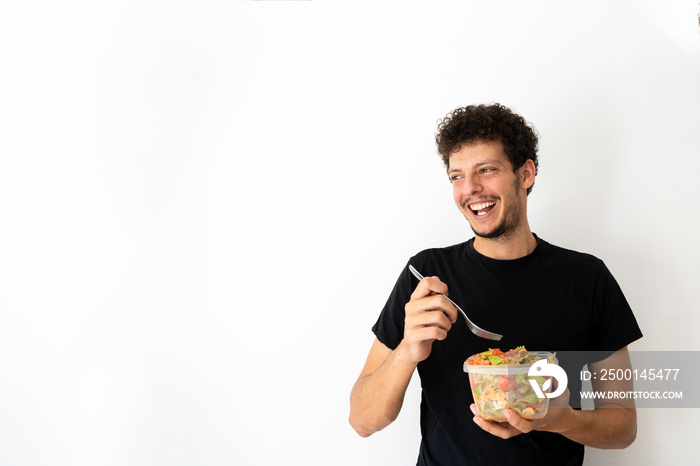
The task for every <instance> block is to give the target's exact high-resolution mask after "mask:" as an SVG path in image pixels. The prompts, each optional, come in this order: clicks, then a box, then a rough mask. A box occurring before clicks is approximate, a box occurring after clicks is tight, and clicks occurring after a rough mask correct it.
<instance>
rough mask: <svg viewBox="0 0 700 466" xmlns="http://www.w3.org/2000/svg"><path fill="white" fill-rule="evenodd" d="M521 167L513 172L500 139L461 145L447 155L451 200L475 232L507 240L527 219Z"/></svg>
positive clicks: (484, 236) (483, 235) (525, 194)
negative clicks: (448, 156)
mask: <svg viewBox="0 0 700 466" xmlns="http://www.w3.org/2000/svg"><path fill="white" fill-rule="evenodd" d="M527 166H528V165H527V164H526V165H525V166H523V167H525V168H526V167H527ZM523 167H521V168H520V169H518V170H517V171H516V172H513V165H512V164H511V163H510V160H508V156H507V155H506V154H505V152H504V151H503V146H502V145H501V143H500V142H499V141H485V142H476V143H473V144H470V145H462V147H461V148H460V149H459V151H457V152H454V153H453V154H452V155H451V156H450V166H449V169H448V172H447V173H448V175H449V177H450V181H451V182H452V190H453V196H454V200H455V203H456V204H457V207H459V210H461V211H462V213H463V214H464V216H465V217H466V218H467V220H468V221H469V224H470V225H471V227H472V230H473V231H474V234H475V235H477V236H479V237H482V238H489V239H506V238H508V237H509V236H510V235H512V234H513V233H515V232H516V231H517V230H518V229H519V228H520V227H521V226H522V225H524V224H525V223H526V222H527V219H526V218H525V217H526V216H525V212H526V202H527V199H526V198H527V191H526V190H527V187H525V188H523V186H524V184H527V183H524V181H523V176H522V170H523ZM533 181H534V179H533Z"/></svg>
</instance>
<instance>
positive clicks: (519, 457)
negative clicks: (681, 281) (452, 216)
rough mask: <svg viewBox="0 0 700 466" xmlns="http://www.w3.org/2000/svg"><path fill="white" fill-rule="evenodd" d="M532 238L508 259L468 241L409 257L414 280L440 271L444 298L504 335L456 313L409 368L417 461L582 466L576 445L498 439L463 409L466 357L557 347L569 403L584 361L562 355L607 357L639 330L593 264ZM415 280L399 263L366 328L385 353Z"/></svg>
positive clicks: (396, 337)
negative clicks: (415, 399) (414, 379)
mask: <svg viewBox="0 0 700 466" xmlns="http://www.w3.org/2000/svg"><path fill="white" fill-rule="evenodd" d="M537 241H538V244H537V247H536V248H535V250H534V251H533V252H532V253H531V254H529V255H527V256H525V257H522V258H520V259H515V260H495V259H491V258H488V257H486V256H483V255H481V254H479V253H478V252H477V251H476V250H475V249H474V240H473V239H471V240H469V241H467V242H465V243H461V244H458V245H455V246H450V247H447V248H439V249H428V250H425V251H422V252H420V253H418V254H417V255H415V256H414V257H412V258H411V259H410V261H409V263H410V264H411V265H413V266H414V267H415V268H416V269H418V271H419V272H420V273H421V274H423V276H437V277H439V278H440V280H442V281H443V282H444V283H445V284H446V285H447V286H448V289H449V292H448V293H449V296H450V298H451V299H452V300H454V301H455V302H456V303H457V304H459V305H460V307H461V308H462V309H464V310H465V312H466V313H467V315H469V318H470V319H471V320H472V321H473V322H474V323H475V324H476V325H478V326H479V327H481V328H483V329H486V330H489V331H491V332H495V333H500V334H502V335H503V339H502V340H501V341H500V342H494V341H490V340H485V339H483V338H480V337H477V336H476V335H474V334H473V333H471V331H469V329H468V328H467V325H466V322H465V321H464V319H462V317H461V316H460V317H459V318H458V320H457V322H456V323H455V324H454V325H453V326H452V329H451V330H450V331H449V333H448V336H447V338H446V339H445V340H443V341H435V342H434V343H433V347H432V352H431V354H430V356H429V357H428V358H427V359H426V360H425V361H422V362H420V363H419V364H418V373H419V375H420V379H421V386H422V400H421V434H422V441H421V445H420V451H419V457H418V465H426V466H427V465H457V464H459V465H481V464H484V465H486V464H488V465H493V464H498V465H510V464H512V465H516V466H526V465H538V466H542V465H549V464H552V465H558V466H559V465H580V464H582V463H583V453H584V447H583V445H581V444H579V443H576V442H573V441H571V440H569V439H567V438H565V437H563V436H562V435H559V434H553V433H550V432H531V433H529V434H521V435H518V436H516V437H513V438H511V439H508V440H504V439H501V438H498V437H495V436H493V435H491V434H489V433H487V432H485V431H483V430H482V429H481V428H480V427H478V426H477V425H476V424H475V423H474V421H473V420H472V418H473V415H472V413H471V411H470V410H469V405H470V404H471V403H473V397H472V394H471V391H470V387H469V378H468V376H467V374H466V373H464V372H463V363H464V361H465V360H466V359H467V358H468V357H469V356H471V355H472V354H475V353H479V352H482V351H485V350H487V349H488V348H494V347H498V348H500V349H502V350H504V351H506V350H508V349H512V348H515V347H517V346H521V345H524V346H525V347H526V348H527V349H528V350H530V351H551V352H555V351H556V352H557V355H558V359H559V364H560V365H561V366H562V367H563V368H564V369H565V370H566V371H567V373H568V374H569V385H568V387H569V390H570V393H571V403H572V406H574V407H576V405H577V403H579V400H578V398H577V396H578V395H579V391H580V383H581V382H580V377H579V371H580V369H581V368H582V366H583V364H584V363H585V362H586V361H580V360H576V359H575V358H571V359H568V360H567V356H566V354H567V352H568V351H572V352H577V351H599V352H607V353H606V354H611V353H612V352H614V351H617V350H619V349H621V348H623V347H625V346H627V345H628V344H629V343H631V342H633V341H635V340H637V339H639V338H640V337H641V336H642V333H641V331H640V329H639V326H638V325H637V322H636V320H635V318H634V315H633V313H632V310H631V309H630V307H629V305H628V304H627V301H626V299H625V297H624V295H623V294H622V290H621V289H620V287H619V285H618V284H617V282H616V281H615V279H614V278H613V276H612V275H611V273H610V272H609V271H608V269H607V268H606V267H605V265H604V264H603V262H602V261H601V260H599V259H597V258H595V257H593V256H591V255H589V254H583V253H579V252H576V251H571V250H567V249H563V248H560V247H557V246H554V245H551V244H549V243H547V242H546V241H544V240H542V239H540V238H537ZM417 284H418V280H417V279H416V278H415V277H413V275H412V274H411V273H410V271H409V270H408V264H407V266H406V267H405V268H404V270H403V272H402V273H401V275H400V277H399V279H398V281H397V282H396V285H395V286H394V289H393V291H392V292H391V295H390V296H389V299H388V301H387V303H386V305H385V307H384V309H383V310H382V313H381V315H380V316H379V319H378V320H377V323H376V324H375V325H374V326H373V327H372V331H373V332H374V333H375V335H376V336H377V338H378V339H379V341H380V342H382V343H383V344H384V345H386V346H387V347H389V348H391V349H395V348H396V347H397V346H398V344H399V343H400V342H401V340H402V339H403V330H404V318H405V311H404V307H405V305H406V303H407V302H408V301H409V300H410V296H411V293H412V292H413V290H414V289H415V287H416V285H417ZM571 354H575V353H571Z"/></svg>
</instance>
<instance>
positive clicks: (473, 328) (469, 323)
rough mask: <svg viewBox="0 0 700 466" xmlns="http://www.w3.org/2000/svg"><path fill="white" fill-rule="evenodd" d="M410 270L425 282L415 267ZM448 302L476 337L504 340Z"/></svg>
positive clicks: (409, 268) (410, 267)
mask: <svg viewBox="0 0 700 466" xmlns="http://www.w3.org/2000/svg"><path fill="white" fill-rule="evenodd" d="M408 270H410V271H411V273H412V274H413V275H414V276H415V277H416V278H417V279H418V280H423V275H421V274H420V272H418V271H417V270H416V269H415V267H413V266H412V265H411V264H408ZM443 296H445V295H443ZM445 298H447V296H445ZM447 300H448V301H449V302H451V303H452V304H453V305H454V307H456V308H457V310H458V311H459V312H461V313H462V316H464V320H466V321H467V327H469V330H471V331H472V333H473V334H474V335H476V336H478V337H481V338H486V339H487V340H496V341H499V340H500V339H501V338H503V335H499V334H497V333H493V332H489V331H487V330H484V329H483V328H481V327H479V326H478V325H476V324H475V323H474V322H472V321H471V320H469V317H467V314H466V312H464V311H463V310H462V308H461V307H459V306H458V305H457V303H455V302H454V301H452V300H451V299H450V298H447Z"/></svg>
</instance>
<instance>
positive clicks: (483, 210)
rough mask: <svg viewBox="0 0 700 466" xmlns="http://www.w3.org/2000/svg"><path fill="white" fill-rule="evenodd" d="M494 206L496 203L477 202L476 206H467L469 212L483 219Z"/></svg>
mask: <svg viewBox="0 0 700 466" xmlns="http://www.w3.org/2000/svg"><path fill="white" fill-rule="evenodd" d="M495 205H496V201H488V202H479V203H477V204H471V205H470V206H469V210H471V211H472V213H473V214H474V215H476V216H477V217H483V216H484V215H486V214H488V213H489V212H490V211H491V209H493V206H495Z"/></svg>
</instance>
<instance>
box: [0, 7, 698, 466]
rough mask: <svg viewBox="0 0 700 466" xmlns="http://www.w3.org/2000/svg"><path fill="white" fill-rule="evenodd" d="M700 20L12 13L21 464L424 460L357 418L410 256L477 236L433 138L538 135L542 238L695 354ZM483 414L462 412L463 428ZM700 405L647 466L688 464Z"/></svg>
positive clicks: (270, 11) (1, 321)
mask: <svg viewBox="0 0 700 466" xmlns="http://www.w3.org/2000/svg"><path fill="white" fill-rule="evenodd" d="M698 9H699V7H698V4H697V2H696V1H681V2H675V1H665V2H661V3H650V2H640V1H638V0H635V1H632V0H630V1H626V2H624V1H623V2H621V1H615V2H611V1H605V2H592V1H585V2H568V1H566V2H554V1H551V2H502V1H489V2H486V1H484V2H476V1H475V2H459V3H454V2H433V3H428V2H405V3H398V2H374V3H371V2H350V3H339V2H189V3H188V2H177V1H176V2H173V1H168V2H153V1H151V2H111V3H110V4H106V5H105V4H102V5H99V6H98V5H96V4H95V2H89V1H85V2H77V1H69V2H60V3H51V2H33V3H32V4H31V5H29V4H27V3H24V2H16V3H15V5H13V6H7V5H5V6H3V8H2V13H1V14H0V63H1V65H0V66H2V73H0V136H1V137H0V161H1V165H0V219H1V221H2V223H0V225H1V227H0V283H2V285H1V286H0V420H1V421H0V464H6V465H37V464H41V465H48V464H51V465H71V466H75V465H96V464H98V465H192V464H208V465H219V464H221V465H223V464H227V465H228V464H240V465H281V464H284V465H328V464H334V465H356V464H365V465H370V464H373V465H382V466H386V465H405V464H413V463H414V462H415V458H416V453H417V448H418V441H419V432H418V403H419V389H418V386H417V385H418V384H417V381H415V383H413V384H412V385H411V387H410V389H409V393H408V394H407V399H406V402H405V405H404V411H403V412H402V414H401V416H400V417H399V419H398V420H397V421H396V423H395V424H394V425H392V426H390V427H389V428H387V429H386V430H385V431H383V432H380V433H378V434H376V435H375V436H373V437H371V438H369V439H360V438H359V437H358V436H357V435H356V434H355V433H354V432H353V431H352V430H351V428H350V427H349V425H348V423H347V415H348V396H349V392H350V388H351V386H352V384H353V382H354V380H355V378H356V377H357V375H358V373H359V371H360V369H361V367H362V364H363V362H364V358H365V356H366V353H367V350H368V349H369V345H370V343H371V341H372V338H373V336H372V334H371V332H370V327H371V325H372V324H373V323H374V321H375V319H376V317H377V315H378V312H379V310H380V309H381V307H382V305H383V304H384V301H385V299H386V297H387V295H388V293H389V291H390V289H391V286H392V285H393V283H394V280H395V278H396V276H397V274H398V272H399V271H400V269H401V267H402V266H403V264H404V263H405V261H406V260H407V258H408V257H409V256H410V255H412V254H414V253H415V252H417V251H419V250H421V249H424V248H427V247H433V246H442V245H448V244H453V243H456V242H461V241H464V240H466V239H467V238H469V237H470V236H471V232H470V230H469V228H468V225H467V223H466V221H465V220H464V219H463V218H462V217H461V215H460V214H459V213H458V211H457V210H456V208H454V207H453V205H452V201H451V190H450V186H449V184H448V183H447V182H446V179H445V175H444V172H443V169H442V167H441V163H440V160H439V157H438V156H437V155H436V154H435V149H434V143H433V134H434V132H435V123H436V120H437V119H438V118H441V117H442V116H444V115H445V113H447V112H448V111H450V110H451V109H452V108H454V107H456V106H461V105H465V104H469V103H479V102H494V101H497V102H501V103H503V104H506V105H508V106H511V107H512V108H513V109H515V110H516V111H517V112H519V113H521V114H522V115H524V116H525V117H526V118H527V119H528V120H529V121H532V122H533V123H534V124H535V125H536V127H537V128H538V130H539V132H540V134H541V151H540V156H541V171H540V175H539V176H538V180H537V184H536V186H535V189H534V191H533V193H532V195H531V196H530V223H531V226H532V228H533V230H534V231H535V232H537V233H538V234H539V235H540V236H542V237H544V238H546V239H547V240H549V241H551V242H553V243H555V244H560V245H562V246H566V247H569V248H573V249H579V250H584V251H587V252H591V253H593V254H596V255H597V256H599V257H601V258H603V259H604V260H605V261H606V263H607V264H608V266H609V267H610V268H611V270H612V271H613V273H614V274H615V275H616V277H617V279H618V281H619V282H620V283H621V285H622V287H623V290H624V291H625V292H626V294H627V297H628V299H629V301H630V302H631V304H632V306H633V308H634V309H635V312H636V315H637V317H638V319H639V322H640V324H641V326H642V329H643V331H644V333H645V337H644V338H643V339H642V340H640V341H639V342H638V343H635V344H634V345H633V347H632V349H637V350H684V349H693V350H699V349H700V344H699V343H698V339H697V335H698V331H699V330H700V317H699V316H698V310H699V305H700V294H698V284H699V283H700V282H699V279H700V273H699V272H698V263H700V246H698V241H697V236H698V235H697V231H698V228H700V213H699V209H698V195H700V189H699V188H698V173H700V150H699V149H698V142H697V141H698V138H697V131H698V128H699V127H700V116H699V115H698V109H699V108H700V93H699V92H698V82H700V27H698V19H697V15H698ZM465 415H468V413H467V412H466V408H465ZM697 415H698V410H692V411H680V410H667V411H662V410H640V412H639V437H638V440H637V442H636V443H635V444H634V445H633V446H632V447H630V448H629V449H626V450H623V451H612V452H608V451H597V450H589V452H588V460H587V464H624V465H627V464H630V465H631V464H637V463H642V464H672V463H676V464H678V463H683V460H684V459H687V458H690V457H691V456H690V455H694V450H693V448H694V443H693V442H694V438H693V437H692V429H691V427H693V425H694V427H697V424H698V422H697Z"/></svg>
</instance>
